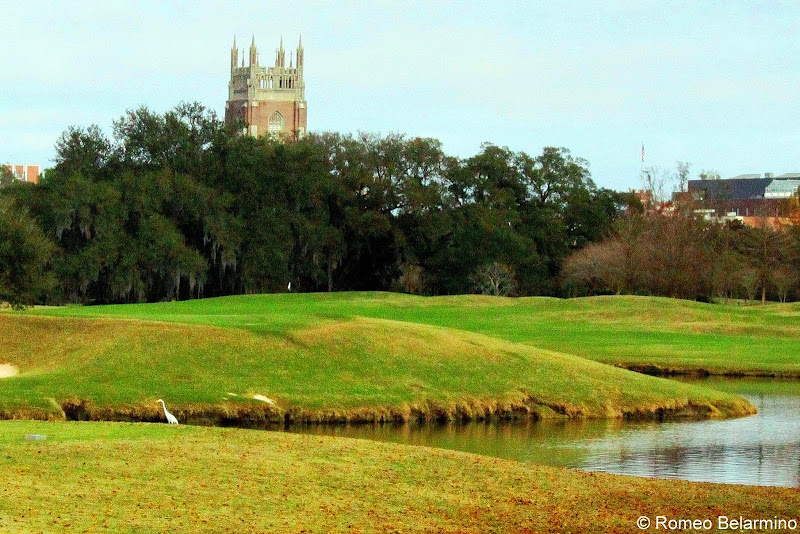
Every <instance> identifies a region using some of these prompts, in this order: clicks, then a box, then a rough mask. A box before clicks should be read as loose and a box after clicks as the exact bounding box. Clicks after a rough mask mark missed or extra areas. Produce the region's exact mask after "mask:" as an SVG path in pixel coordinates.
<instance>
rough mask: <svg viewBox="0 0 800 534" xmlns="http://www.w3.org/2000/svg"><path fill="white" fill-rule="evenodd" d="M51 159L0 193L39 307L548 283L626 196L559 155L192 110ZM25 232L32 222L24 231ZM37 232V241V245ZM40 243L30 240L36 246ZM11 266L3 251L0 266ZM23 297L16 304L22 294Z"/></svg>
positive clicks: (597, 235)
mask: <svg viewBox="0 0 800 534" xmlns="http://www.w3.org/2000/svg"><path fill="white" fill-rule="evenodd" d="M56 152H57V155H56V166H55V168H54V169H51V170H49V171H48V172H47V173H45V176H44V177H43V179H42V180H41V183H40V184H39V185H37V186H32V187H16V186H14V187H7V188H4V189H3V190H2V192H0V195H2V197H7V198H8V199H9V200H7V201H6V202H7V203H8V202H11V200H13V204H14V205H17V206H20V207H21V208H22V209H23V210H25V211H27V213H29V214H30V217H32V220H35V222H36V231H38V232H39V235H40V238H41V239H44V241H45V242H47V243H49V244H51V248H52V250H54V251H55V252H54V254H53V255H52V258H51V260H50V261H49V263H47V272H48V273H50V275H51V276H52V278H53V280H54V284H55V285H54V286H53V288H52V289H51V290H50V291H48V292H47V294H46V297H45V296H44V295H41V296H39V297H37V298H39V299H40V300H41V299H46V300H47V301H49V302H83V303H111V302H141V301H159V300H166V299H186V298H195V297H201V296H216V295H225V294H235V293H255V292H272V291H282V290H285V288H286V287H287V286H288V284H289V283H290V282H291V283H292V288H293V289H296V290H300V291H334V290H400V291H409V292H413V293H420V294H451V293H468V292H487V293H493V294H505V295H532V294H558V293H559V292H560V291H561V284H560V281H559V278H558V276H559V272H560V270H561V265H562V263H563V261H564V259H565V258H566V257H567V255H569V254H570V253H571V252H572V251H574V250H577V249H580V248H582V247H584V246H585V245H586V244H587V243H592V242H596V241H598V240H600V239H602V238H604V237H605V236H606V235H608V233H609V232H610V230H611V228H612V226H613V224H614V221H615V220H616V219H617V217H618V215H619V213H621V211H622V210H623V208H625V206H626V203H627V201H628V200H627V197H626V196H625V195H622V194H620V193H616V192H614V191H610V190H607V189H601V188H598V187H596V186H595V184H594V183H593V182H592V180H591V176H590V173H589V169H588V163H587V162H586V161H585V160H582V159H581V158H576V157H574V156H572V154H570V152H569V151H568V150H566V149H564V148H556V147H545V148H544V149H543V150H542V152H541V154H539V155H536V156H531V155H528V154H526V153H524V152H513V151H511V150H509V149H508V148H505V147H500V146H496V145H493V144H490V143H487V144H484V145H483V146H482V147H481V150H480V152H479V153H478V154H476V155H474V156H472V157H469V158H456V157H453V156H449V155H447V154H445V153H444V151H443V149H442V144H441V143H440V142H439V141H438V140H436V139H430V138H417V137H406V136H404V135H400V134H391V135H387V136H378V135H370V134H357V135H347V134H337V133H320V134H312V135H308V136H306V137H305V138H304V139H302V140H300V141H296V142H281V141H279V140H275V139H271V138H259V139H255V138H252V137H248V136H242V135H239V134H238V133H237V132H236V131H234V129H229V128H226V126H225V125H224V124H223V123H222V122H221V121H220V120H218V119H217V117H216V116H215V115H214V113H212V112H210V111H209V110H207V109H205V108H203V106H201V105H199V104H196V103H195V104H181V105H179V106H177V107H176V108H175V109H173V110H170V111H168V112H166V113H164V114H158V113H154V112H153V111H151V110H149V109H147V108H139V109H136V110H132V111H128V112H126V113H125V114H124V115H123V116H122V117H121V118H120V119H118V120H117V121H114V123H113V129H112V135H111V137H110V138H109V137H107V136H106V135H105V134H104V133H103V132H102V130H101V129H100V128H99V127H97V126H89V127H86V128H81V127H72V128H69V129H68V130H67V131H66V132H64V133H63V134H62V136H61V137H60V138H59V139H58V141H57V142H56ZM31 231H32V230H31ZM41 239H40V240H41ZM43 250H44V249H43ZM14 261H18V260H14ZM28 300H30V299H28Z"/></svg>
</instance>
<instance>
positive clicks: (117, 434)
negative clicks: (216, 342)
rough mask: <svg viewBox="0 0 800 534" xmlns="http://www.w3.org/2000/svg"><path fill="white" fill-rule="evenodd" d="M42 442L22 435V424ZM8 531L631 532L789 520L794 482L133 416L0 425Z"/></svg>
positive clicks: (795, 508)
mask: <svg viewBox="0 0 800 534" xmlns="http://www.w3.org/2000/svg"><path fill="white" fill-rule="evenodd" d="M33 433H37V434H46V435H47V439H46V440H45V441H25V439H24V436H25V435H26V434H33ZM0 447H1V448H2V450H3V454H2V455H0V487H2V488H3V498H2V499H0V531H3V532H41V531H44V532H62V531H64V532H67V531H68V532H83V531H91V532H97V531H109V532H142V533H150V532H153V533H155V532H167V531H169V532H198V533H202V532H215V533H217V532H245V531H246V532H300V531H305V532H363V533H366V532H386V531H389V532H465V533H468V532H475V533H478V532H481V533H482V532H604V533H605V532H637V531H638V529H637V528H636V526H635V521H636V519H637V518H638V517H639V516H641V515H645V516H649V517H650V518H655V516H656V515H665V516H667V517H669V518H674V519H677V518H699V519H710V520H712V521H714V522H716V517H717V516H718V515H727V516H729V517H739V516H740V515H741V516H743V517H746V518H773V517H776V516H777V517H778V518H784V519H789V518H796V517H798V516H800V493H798V492H797V491H796V490H794V489H788V488H765V487H744V486H733V485H717V484H698V483H689V482H681V481H667V480H648V479H638V478H632V477H623V476H613V475H603V474H593V473H581V472H574V471H569V470H565V469H558V468H551V467H544V466H535V465H525V464H519V463H516V462H509V461H504V460H498V459H494V458H486V457H480V456H474V455H469V454H464V453H457V452H450V451H442V450H436V449H427V448H422V447H407V446H398V445H393V444H386V443H374V442H368V441H361V440H350V439H342V438H328V437H319V436H302V435H293V434H282V433H272V432H258V431H246V430H234V429H219V428H207V427H187V426H181V427H167V426H166V425H147V424H126V423H43V422H3V423H0Z"/></svg>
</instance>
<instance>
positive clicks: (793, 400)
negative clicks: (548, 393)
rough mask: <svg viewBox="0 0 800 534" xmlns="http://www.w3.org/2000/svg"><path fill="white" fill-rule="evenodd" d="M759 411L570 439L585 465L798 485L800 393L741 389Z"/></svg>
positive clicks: (623, 471) (655, 474)
mask: <svg viewBox="0 0 800 534" xmlns="http://www.w3.org/2000/svg"><path fill="white" fill-rule="evenodd" d="M744 396H745V397H747V398H748V400H750V402H752V403H753V404H754V405H755V406H756V408H758V411H759V413H758V414H757V415H754V416H751V417H745V418H741V419H732V420H725V421H698V422H684V423H677V422H674V423H673V422H670V423H661V424H649V425H628V426H626V427H625V428H623V429H621V430H620V431H619V432H617V433H610V434H607V435H605V436H602V437H599V438H588V439H583V440H578V441H576V442H573V443H572V444H571V445H572V446H576V447H580V448H582V449H584V450H585V451H586V454H584V455H583V456H582V459H581V461H580V462H579V463H577V464H576V465H574V467H577V468H579V469H585V470H588V471H605V472H608V473H618V474H629V475H637V476H647V477H657V478H679V479H684V480H693V481H708V482H725V483H736V484H753V485H760V486H789V487H800V396H795V395H769V394H759V395H744Z"/></svg>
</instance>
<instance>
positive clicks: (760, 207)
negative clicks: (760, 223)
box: [689, 173, 800, 219]
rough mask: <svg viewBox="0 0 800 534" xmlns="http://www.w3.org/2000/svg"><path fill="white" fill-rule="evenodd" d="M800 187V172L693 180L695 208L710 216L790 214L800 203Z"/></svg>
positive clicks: (745, 216) (691, 184)
mask: <svg viewBox="0 0 800 534" xmlns="http://www.w3.org/2000/svg"><path fill="white" fill-rule="evenodd" d="M799 188H800V173H787V174H781V175H780V176H774V175H773V174H772V173H765V174H764V175H763V176H762V175H760V174H740V175H738V176H734V177H733V178H727V179H722V180H689V193H690V194H691V197H690V198H691V201H692V202H693V203H694V208H695V209H696V211H697V210H702V213H704V214H706V215H707V216H708V217H709V218H711V217H717V218H720V217H721V218H739V219H741V218H747V217H778V218H781V217H788V216H789V215H790V214H791V211H792V210H793V209H795V206H796V204H797V203H796V199H797V197H798V189H799ZM792 199H795V201H794V202H793V201H792Z"/></svg>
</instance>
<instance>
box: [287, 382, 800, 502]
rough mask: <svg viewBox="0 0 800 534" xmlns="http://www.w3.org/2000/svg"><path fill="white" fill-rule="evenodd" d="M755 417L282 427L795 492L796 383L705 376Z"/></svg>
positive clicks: (798, 442)
mask: <svg viewBox="0 0 800 534" xmlns="http://www.w3.org/2000/svg"><path fill="white" fill-rule="evenodd" d="M702 383H703V384H704V385H707V386H709V387H714V388H717V389H721V390H724V391H729V392H734V393H738V394H739V395H742V396H744V397H746V398H747V399H748V400H750V402H752V403H753V404H754V405H755V406H756V408H758V414H757V415H754V416H750V417H743V418H739V419H728V420H721V421H719V420H703V421H670V422H662V423H657V422H623V421H576V422H567V423H554V422H538V423H533V422H530V423H522V424H520V423H489V424H487V423H474V424H467V425H454V424H451V425H402V426H394V425H379V426H346V427H324V426H320V427H307V428H298V429H290V431H293V432H294V431H298V432H304V433H317V434H327V435H336V436H346V437H353V438H365V439H372V440H379V441H390V442H395V443H405V444H410V445H425V446H429V447H438V448H443V449H453V450H459V451H465V452H472V453H476V454H483V455H487V456H496V457H500V458H507V459H513V460H518V461H523V462H534V463H543V464H548V465H557V466H564V467H572V468H575V469H582V470H586V471H603V472H607V473H616V474H626V475H635V476H644V477H655V478H677V479H684V480H692V481H705V482H723V483H735V484H750V485H759V486H786V487H800V382H798V381H779V380H767V379H727V378H711V379H707V380H704V381H702Z"/></svg>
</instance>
